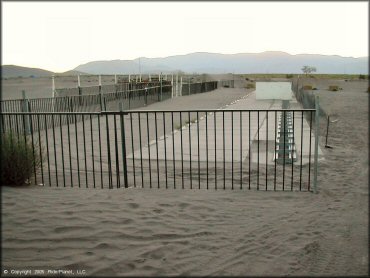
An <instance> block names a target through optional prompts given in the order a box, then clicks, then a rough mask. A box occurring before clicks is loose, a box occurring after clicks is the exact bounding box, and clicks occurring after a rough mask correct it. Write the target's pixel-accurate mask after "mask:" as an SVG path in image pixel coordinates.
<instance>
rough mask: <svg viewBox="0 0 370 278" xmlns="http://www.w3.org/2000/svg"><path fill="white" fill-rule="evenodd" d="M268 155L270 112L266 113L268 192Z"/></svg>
mask: <svg viewBox="0 0 370 278" xmlns="http://www.w3.org/2000/svg"><path fill="white" fill-rule="evenodd" d="M268 154H269V111H266V170H265V171H266V190H267V172H268V170H267V169H268V165H267V162H268Z"/></svg>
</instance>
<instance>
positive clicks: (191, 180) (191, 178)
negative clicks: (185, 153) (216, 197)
mask: <svg viewBox="0 0 370 278" xmlns="http://www.w3.org/2000/svg"><path fill="white" fill-rule="evenodd" d="M188 120H189V123H188V125H189V166H190V189H193V175H192V169H191V168H192V166H191V131H190V125H191V119H190V112H188Z"/></svg>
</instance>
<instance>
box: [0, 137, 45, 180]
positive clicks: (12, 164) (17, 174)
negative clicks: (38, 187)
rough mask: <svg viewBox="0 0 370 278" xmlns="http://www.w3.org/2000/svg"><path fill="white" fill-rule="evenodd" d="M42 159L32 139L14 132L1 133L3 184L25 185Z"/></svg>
mask: <svg viewBox="0 0 370 278" xmlns="http://www.w3.org/2000/svg"><path fill="white" fill-rule="evenodd" d="M40 164H41V159H40V155H39V154H38V153H37V152H35V153H34V152H33V149H32V144H31V142H30V140H26V141H25V140H24V138H23V137H19V138H18V137H17V135H16V134H14V133H10V132H8V133H4V134H2V135H1V174H0V175H1V185H11V186H17V185H24V184H25V183H29V179H30V178H31V177H32V175H33V174H34V173H35V170H36V171H37V170H38V169H39V168H40Z"/></svg>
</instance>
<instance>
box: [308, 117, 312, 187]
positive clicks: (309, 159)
mask: <svg viewBox="0 0 370 278" xmlns="http://www.w3.org/2000/svg"><path fill="white" fill-rule="evenodd" d="M311 141H312V111H310V144H309V150H308V187H307V188H308V190H310V189H311V143H312V142H311Z"/></svg>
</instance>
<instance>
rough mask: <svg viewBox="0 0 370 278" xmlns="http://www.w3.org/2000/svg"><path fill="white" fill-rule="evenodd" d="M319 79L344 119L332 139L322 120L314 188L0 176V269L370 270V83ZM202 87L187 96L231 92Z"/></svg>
mask: <svg viewBox="0 0 370 278" xmlns="http://www.w3.org/2000/svg"><path fill="white" fill-rule="evenodd" d="M317 82H318V84H317V87H318V89H319V90H317V91H316V93H317V94H319V96H320V101H321V103H322V106H323V109H324V110H325V111H330V112H328V113H330V114H332V115H335V117H336V118H337V119H338V121H337V122H336V123H333V124H331V126H330V131H329V132H330V137H329V141H328V143H329V144H330V145H331V146H333V148H332V149H327V148H324V144H325V132H326V122H325V121H324V120H325V119H321V134H320V145H321V148H322V150H323V152H324V156H325V160H323V161H320V168H319V177H318V179H319V193H318V194H313V193H309V192H273V191H268V192H265V191H255V190H226V191H223V190H217V191H216V190H205V189H201V190H198V189H197V190H189V189H185V190H182V189H176V190H173V189H169V190H164V189H159V190H157V189H140V190H138V189H127V190H124V189H113V190H100V189H96V190H92V189H83V188H81V189H75V188H65V189H63V188H48V187H45V188H43V187H38V186H33V187H29V188H9V187H4V188H2V223H3V225H2V273H4V270H5V269H6V270H8V271H9V272H10V271H11V270H22V269H23V270H27V269H31V270H40V269H41V270H44V271H45V272H47V270H72V271H74V274H77V271H78V270H79V271H82V270H84V271H85V273H86V274H87V275H107V276H125V275H127V276H130V275H140V276H141V275H143V276H153V275H154V276H162V275H189V276H191V275H229V276H230V275H239V276H244V275H253V276H254V275H263V276H266V275H269V276H271V275H280V276H281V275H304V276H322V275H330V276H339V275H345V276H348V275H366V274H368V261H369V258H368V246H369V245H368V193H369V192H368V137H367V136H368V126H369V123H368V94H366V93H365V90H366V88H367V86H368V84H367V83H366V82H351V83H349V84H348V82H346V86H345V85H343V86H341V87H343V90H341V91H340V92H336V93H333V94H332V93H329V92H328V91H326V89H325V88H326V84H324V81H322V82H323V83H320V81H317ZM325 82H326V81H325ZM333 82H340V81H333ZM240 85H242V84H240ZM347 85H348V86H347ZM320 86H321V87H320ZM246 93H247V92H246V91H244V92H243V93H241V94H240V95H238V94H234V95H233V96H232V98H234V100H235V99H238V98H240V97H242V96H243V95H244V94H246ZM206 96H207V95H206V94H200V95H198V96H189V97H182V99H183V102H182V104H183V105H184V106H183V107H186V104H187V103H188V104H189V105H193V108H198V107H199V108H213V106H216V107H221V106H223V105H224V104H225V102H226V103H230V102H228V100H227V101H226V100H221V98H215V100H213V101H210V98H207V97H206ZM193 97H194V98H196V100H197V101H196V103H194V100H192V99H191V98H193ZM226 98H227V97H226ZM230 98H231V95H230ZM216 99H217V100H216ZM230 100H231V99H230ZM171 101H174V100H169V101H166V102H168V103H167V104H166V102H163V103H156V104H153V105H151V106H150V108H152V107H153V109H161V107H162V108H164V107H166V108H168V107H171V106H170V105H169V103H171ZM167 105H169V106H167ZM147 108H149V107H147ZM333 117H334V116H333Z"/></svg>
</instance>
